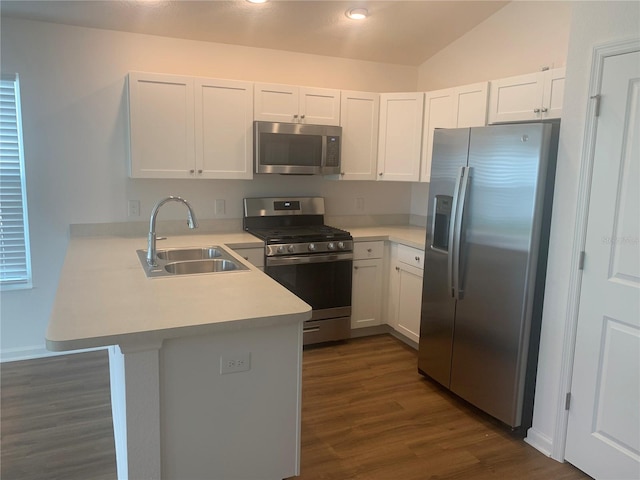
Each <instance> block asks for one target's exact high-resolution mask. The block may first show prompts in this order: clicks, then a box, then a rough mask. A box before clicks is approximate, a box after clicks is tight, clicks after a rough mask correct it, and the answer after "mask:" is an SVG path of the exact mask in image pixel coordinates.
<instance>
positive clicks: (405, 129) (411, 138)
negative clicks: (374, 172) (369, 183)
mask: <svg viewBox="0 0 640 480" xmlns="http://www.w3.org/2000/svg"><path fill="white" fill-rule="evenodd" d="M423 111H424V93H421V92H418V93H383V94H381V95H380V137H379V139H378V180H395V181H405V182H417V181H418V180H420V149H421V146H422V116H423Z"/></svg>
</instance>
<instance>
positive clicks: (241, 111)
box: [195, 78, 253, 179]
mask: <svg viewBox="0 0 640 480" xmlns="http://www.w3.org/2000/svg"><path fill="white" fill-rule="evenodd" d="M252 126H253V84H252V83H249V82H238V81H231V80H217V79H206V78H197V79H196V80H195V131H196V133H195V142H196V172H195V173H196V178H224V179H232V178H238V179H251V178H253V168H252V165H253V135H252Z"/></svg>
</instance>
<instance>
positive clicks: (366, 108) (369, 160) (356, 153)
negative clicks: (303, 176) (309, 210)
mask: <svg viewBox="0 0 640 480" xmlns="http://www.w3.org/2000/svg"><path fill="white" fill-rule="evenodd" d="M379 115H380V94H378V93H366V92H349V91H343V92H342V96H341V99H340V124H341V125H342V151H341V155H342V172H341V173H340V179H341V180H375V179H376V167H377V159H378V118H379Z"/></svg>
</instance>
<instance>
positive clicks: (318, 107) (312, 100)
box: [254, 83, 340, 126]
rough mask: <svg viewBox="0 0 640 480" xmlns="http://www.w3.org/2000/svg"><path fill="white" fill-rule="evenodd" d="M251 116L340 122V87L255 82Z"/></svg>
mask: <svg viewBox="0 0 640 480" xmlns="http://www.w3.org/2000/svg"><path fill="white" fill-rule="evenodd" d="M254 118H255V120H263V121H267V122H286V123H308V124H312V125H336V126H338V125H340V90H333V89H328V88H310V87H296V86H294V85H276V84H267V83H256V84H255V103H254Z"/></svg>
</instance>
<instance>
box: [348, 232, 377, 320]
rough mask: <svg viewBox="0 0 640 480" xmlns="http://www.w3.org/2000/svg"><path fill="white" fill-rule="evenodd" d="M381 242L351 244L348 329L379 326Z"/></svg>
mask: <svg viewBox="0 0 640 480" xmlns="http://www.w3.org/2000/svg"><path fill="white" fill-rule="evenodd" d="M383 255H384V242H381V241H380V242H356V243H355V244H354V260H353V284H352V290H351V291H352V294H351V328H363V327H372V326H375V325H380V324H381V323H382V319H381V311H382V308H381V300H382V269H383Z"/></svg>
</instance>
